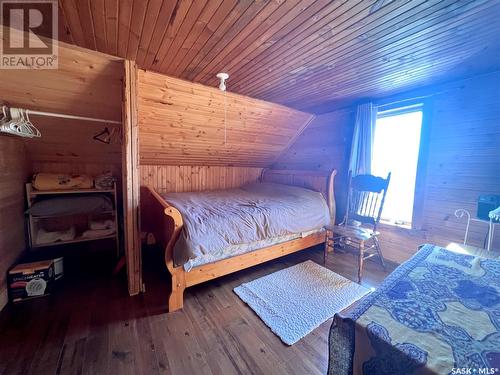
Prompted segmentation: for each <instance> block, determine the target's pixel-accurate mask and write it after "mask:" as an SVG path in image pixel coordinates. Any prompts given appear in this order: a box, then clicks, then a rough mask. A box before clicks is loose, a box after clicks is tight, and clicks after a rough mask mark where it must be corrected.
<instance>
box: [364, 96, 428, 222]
mask: <svg viewBox="0 0 500 375" xmlns="http://www.w3.org/2000/svg"><path fill="white" fill-rule="evenodd" d="M422 115H423V113H422V105H414V106H409V107H404V108H397V109H392V110H387V111H379V112H378V114H377V122H376V125H375V137H374V143H373V158H372V174H374V175H375V176H381V177H384V178H385V177H386V176H387V174H388V173H389V172H391V173H392V174H391V182H390V183H389V188H388V190H387V196H386V200H385V204H384V210H383V212H382V218H381V219H382V220H383V221H385V222H387V223H390V224H395V225H403V226H411V222H412V216H413V200H414V195H415V180H416V176H417V163H418V153H419V146H420V132H421V129H422Z"/></svg>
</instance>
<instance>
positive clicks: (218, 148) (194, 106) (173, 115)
mask: <svg viewBox="0 0 500 375" xmlns="http://www.w3.org/2000/svg"><path fill="white" fill-rule="evenodd" d="M137 88H138V100H137V102H138V114H137V118H138V124H139V154H140V155H139V156H140V163H141V164H144V165H146V164H147V165H162V164H163V165H225V166H243V167H267V166H269V165H270V164H271V163H272V162H274V161H275V160H276V158H277V157H278V156H279V154H280V153H281V152H283V150H285V149H286V148H287V147H288V145H290V144H291V143H292V142H293V140H294V139H295V137H296V136H297V135H298V134H299V133H300V132H301V131H302V129H303V128H304V127H305V126H306V125H307V124H308V123H309V122H310V121H311V120H312V118H313V117H314V116H313V115H311V114H309V113H305V112H299V111H297V110H294V109H291V108H287V107H284V106H281V105H278V104H273V103H269V102H264V101H262V100H257V99H253V98H249V97H246V96H242V95H237V94H234V93H231V92H226V93H223V92H221V91H220V90H219V89H218V88H217V87H208V86H203V85H200V84H196V83H192V82H188V81H183V80H180V79H177V78H172V77H168V76H165V75H162V74H158V73H152V72H149V71H143V70H139V73H138V84H137Z"/></svg>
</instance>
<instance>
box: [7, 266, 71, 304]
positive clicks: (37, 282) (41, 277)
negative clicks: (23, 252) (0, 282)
mask: <svg viewBox="0 0 500 375" xmlns="http://www.w3.org/2000/svg"><path fill="white" fill-rule="evenodd" d="M62 265H63V259H62V258H57V259H51V260H43V261H40V262H33V263H21V264H18V265H17V266H15V267H14V268H12V269H11V270H10V271H9V273H8V275H7V285H8V287H9V298H10V300H11V301H12V302H14V303H16V302H21V301H25V300H28V299H32V298H38V297H43V296H46V295H49V294H50V293H51V292H52V289H53V287H54V282H55V280H57V279H60V278H61V277H62V275H63V266H62Z"/></svg>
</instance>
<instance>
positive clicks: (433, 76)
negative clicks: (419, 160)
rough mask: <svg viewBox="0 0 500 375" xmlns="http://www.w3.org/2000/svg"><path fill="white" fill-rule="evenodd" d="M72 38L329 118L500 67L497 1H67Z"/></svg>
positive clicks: (64, 13) (65, 20)
mask: <svg viewBox="0 0 500 375" xmlns="http://www.w3.org/2000/svg"><path fill="white" fill-rule="evenodd" d="M59 5H60V6H59V8H60V14H61V17H60V23H59V24H60V26H61V29H60V38H61V39H62V40H65V41H68V42H70V43H74V44H77V45H79V46H83V47H86V48H90V49H94V50H98V51H102V52H106V53H109V54H111V55H116V56H120V57H126V58H128V59H131V60H135V61H137V63H138V65H139V67H140V68H143V69H147V70H153V71H157V72H161V73H164V74H167V75H171V76H175V77H179V78H183V79H186V80H189V81H193V82H199V83H203V84H206V85H209V86H215V85H216V84H217V79H216V78H215V74H216V73H217V72H220V71H225V72H228V73H229V74H230V75H231V77H230V80H229V88H230V91H233V92H237V93H240V94H243V95H247V96H251V97H255V98H259V99H263V100H267V101H272V102H276V103H281V104H284V105H287V106H291V107H294V108H298V109H301V110H306V111H308V112H318V113H319V112H321V111H323V107H324V105H325V104H329V105H331V106H337V107H338V106H339V105H340V104H342V103H344V104H349V103H352V102H353V101H354V100H356V99H359V98H362V97H380V96H385V95H388V94H392V93H395V92H398V91H406V90H409V89H412V88H415V87H419V86H423V85H429V84H435V83H439V82H440V81H446V80H451V79H456V78H461V77H464V76H471V75H474V74H478V73H483V72H485V71H492V70H496V69H499V68H500V39H499V38H498V35H499V34H500V22H498V19H499V17H500V2H499V1H497V0H474V1H457V0H443V1H427V0H411V1H399V0H398V1H396V0H393V1H391V0H349V1H331V0H286V1H283V0H259V1H250V0H208V1H198V0H178V1H175V0H163V1H162V0H149V1H145V0H106V1H104V0H60V1H59Z"/></svg>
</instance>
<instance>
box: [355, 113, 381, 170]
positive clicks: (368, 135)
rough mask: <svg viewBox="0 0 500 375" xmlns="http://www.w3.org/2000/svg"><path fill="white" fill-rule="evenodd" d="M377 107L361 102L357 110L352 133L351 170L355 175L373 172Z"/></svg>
mask: <svg viewBox="0 0 500 375" xmlns="http://www.w3.org/2000/svg"><path fill="white" fill-rule="evenodd" d="M376 120H377V107H376V106H374V105H373V103H365V104H360V105H359V106H358V109H357V112H356V122H355V123H354V132H353V135H352V146H351V157H350V160H349V171H351V173H352V175H353V176H357V175H359V174H371V164H372V153H373V138H374V135H375V122H376Z"/></svg>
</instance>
